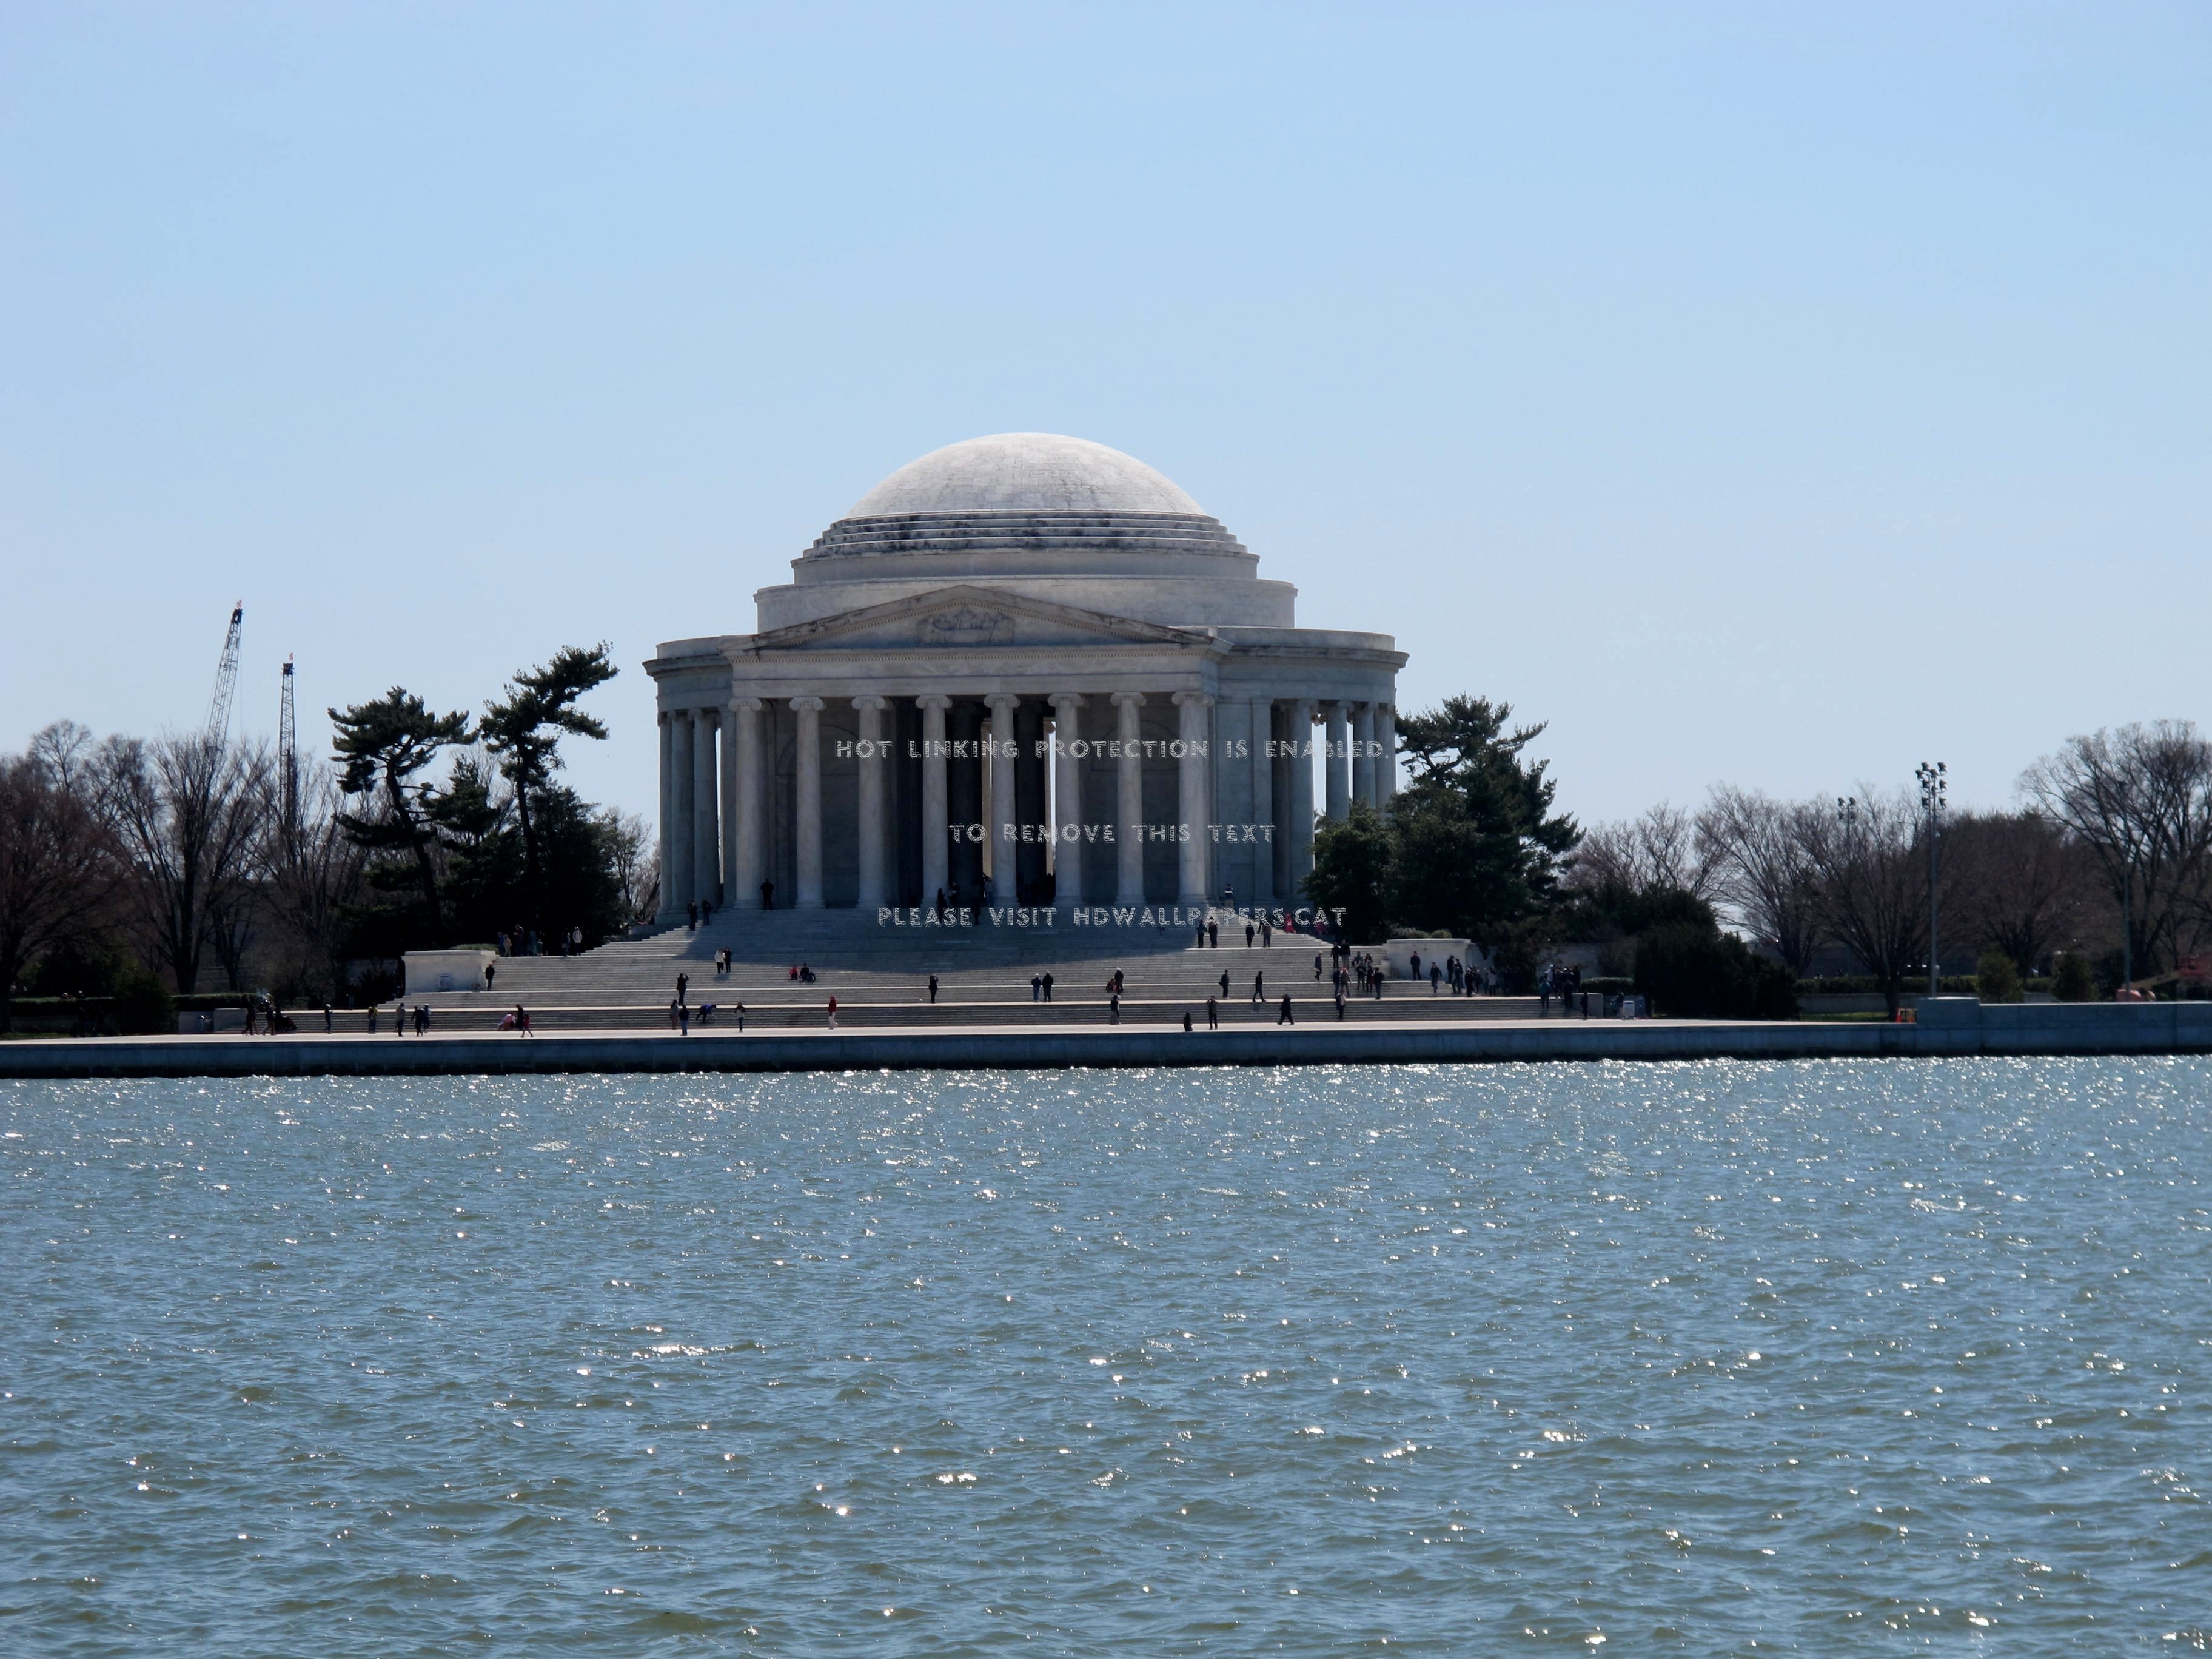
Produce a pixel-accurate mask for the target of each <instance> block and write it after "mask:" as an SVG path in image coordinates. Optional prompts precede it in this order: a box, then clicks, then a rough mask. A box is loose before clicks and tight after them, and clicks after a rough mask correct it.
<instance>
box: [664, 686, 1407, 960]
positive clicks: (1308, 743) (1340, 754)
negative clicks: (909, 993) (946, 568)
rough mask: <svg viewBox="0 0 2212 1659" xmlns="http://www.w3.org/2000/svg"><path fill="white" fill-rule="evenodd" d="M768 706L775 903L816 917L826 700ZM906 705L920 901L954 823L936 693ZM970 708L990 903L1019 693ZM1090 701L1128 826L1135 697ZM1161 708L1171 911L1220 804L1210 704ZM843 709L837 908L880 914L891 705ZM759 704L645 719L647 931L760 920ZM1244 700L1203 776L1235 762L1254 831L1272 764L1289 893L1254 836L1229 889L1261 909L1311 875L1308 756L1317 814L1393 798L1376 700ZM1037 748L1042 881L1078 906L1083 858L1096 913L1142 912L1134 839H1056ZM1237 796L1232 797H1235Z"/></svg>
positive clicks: (938, 872) (1141, 845)
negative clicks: (686, 920) (688, 917)
mask: <svg viewBox="0 0 2212 1659" xmlns="http://www.w3.org/2000/svg"><path fill="white" fill-rule="evenodd" d="M1094 695H1095V694H1094ZM1152 695H1153V696H1158V694H1152ZM1091 700H1092V699H1091V697H1088V696H1085V695H1084V694H1082V693H1078V692H1073V691H1059V692H1054V693H1051V694H1049V695H1048V696H1047V697H1046V699H1045V701H1046V702H1048V703H1049V705H1050V707H1051V708H1052V710H1053V717H1054V726H1055V732H1056V734H1060V733H1065V734H1073V733H1075V732H1079V730H1080V729H1081V726H1080V720H1081V711H1082V710H1083V709H1084V708H1085V706H1086V705H1087V704H1089V703H1090V702H1091ZM780 701H781V702H784V704H785V706H786V707H787V708H788V709H789V711H790V714H791V716H792V725H791V731H792V733H793V737H794V738H795V740H796V742H795V747H796V760H795V766H794V769H793V778H792V783H793V791H792V799H791V808H792V820H793V823H792V828H793V840H792V849H793V854H794V856H793V866H792V873H793V885H794V887H795V891H794V892H793V893H792V894H791V895H790V896H789V897H788V899H787V900H781V902H783V903H787V904H789V905H790V906H791V907H793V908H798V909H801V910H816V909H820V908H823V877H822V866H823V856H822V854H823V822H822V714H823V709H824V708H825V707H826V704H825V702H824V700H823V698H822V697H820V696H812V695H803V696H793V697H789V698H786V699H781V700H780ZM913 701H914V703H915V707H916V708H917V709H918V710H919V714H920V724H921V743H920V745H919V748H920V755H919V759H920V763H921V832H922V833H921V890H922V894H923V896H924V900H925V902H927V901H929V900H930V899H931V898H933V896H934V895H936V894H937V893H939V892H940V891H943V890H946V889H947V888H948V886H949V885H950V882H949V874H950V865H951V840H952V836H953V833H954V829H955V826H954V825H953V824H952V823H951V790H950V787H949V780H948V776H947V762H948V760H949V759H950V758H951V756H952V752H953V749H952V745H951V744H950V743H948V742H947V740H946V714H947V713H948V711H949V710H950V709H951V708H952V706H953V699H952V698H951V696H946V695H945V694H943V693H939V692H932V693H927V694H924V695H922V696H917V697H915V699H914V700H913ZM981 701H982V702H983V704H984V705H985V707H986V708H987V709H988V710H989V711H990V720H991V728H992V732H991V740H990V742H989V743H988V744H986V745H984V758H985V760H986V761H987V764H988V768H989V794H988V800H989V806H988V809H987V829H986V833H987V835H988V836H989V838H990V841H991V843H992V844H993V846H994V847H995V848H1001V849H1004V851H1003V853H1002V854H1001V856H1000V858H999V859H997V860H994V867H995V868H996V869H997V870H998V871H1000V872H1001V873H1000V878H999V882H998V887H999V891H1000V896H1001V897H1002V898H1003V899H1005V900H1006V902H1012V898H1013V892H1012V886H1013V884H1012V880H1011V878H1010V872H1011V871H1012V864H1013V848H1015V847H1016V845H1017V838H1018V836H1019V835H1020V833H1021V827H1020V825H1019V823H1018V810H1017V803H1016V793H1015V785H1014V766H1015V760H1016V756H1017V754H1018V745H1017V744H1016V742H1015V740H1014V729H1015V714H1016V709H1017V708H1018V705H1019V703H1020V702H1021V698H1020V697H1019V696H1018V695H1017V694H1015V693H1012V692H990V693H987V694H985V695H984V696H983V697H982V698H981ZM1103 701H1104V702H1107V703H1108V704H1109V705H1110V706H1111V707H1112V708H1113V709H1114V720H1113V730H1114V737H1113V738H1112V739H1110V744H1111V746H1110V748H1109V749H1108V750H1106V751H1105V752H1106V753H1107V755H1108V757H1109V758H1110V759H1111V761H1112V763H1113V765H1114V768H1115V791H1114V793H1115V824H1116V826H1117V827H1118V826H1130V825H1139V824H1141V823H1143V822H1144V820H1145V811H1144V755H1145V743H1144V740H1143V737H1142V710H1143V708H1144V707H1145V705H1146V701H1147V696H1146V694H1145V693H1142V692H1136V691H1116V692H1111V693H1109V694H1107V695H1106V696H1105V697H1104V699H1103ZM1167 701H1169V702H1172V703H1173V704H1174V706H1175V708H1176V711H1177V720H1176V734H1177V735H1176V739H1175V741H1174V742H1173V744H1171V745H1170V747H1169V749H1168V751H1167V752H1168V754H1169V755H1170V757H1171V758H1172V759H1173V761H1174V763H1175V765H1176V810H1177V814H1178V817H1180V819H1181V821H1182V826H1183V827H1184V828H1183V834H1182V838H1181V839H1180V840H1179V841H1178V842H1176V849H1177V859H1176V887H1177V893H1176V902H1177V903H1179V904H1183V905H1203V904H1205V903H1206V902H1208V899H1209V896H1210V895H1209V892H1208V870H1209V854H1210V851H1211V849H1212V847H1213V845H1214V844H1215V841H1216V837H1215V836H1212V835H1210V834H1209V833H1208V826H1209V825H1210V824H1211V823H1212V821H1213V820H1214V819H1215V817H1217V811H1218V807H1217V803H1218V801H1219V800H1220V799H1222V798H1223V794H1222V791H1221V789H1220V787H1219V778H1218V775H1217V771H1216V763H1217V760H1216V757H1215V756H1214V753H1213V750H1214V748H1215V744H1214V742H1213V739H1212V732H1213V727H1214V720H1215V699H1214V698H1213V697H1212V696H1208V695H1206V693H1203V692H1200V691H1177V692H1174V693H1172V694H1170V696H1169V697H1168V699H1167ZM850 703H851V707H852V708H853V709H854V715H855V725H856V726H857V730H858V734H859V735H858V741H857V744H855V752H856V753H857V754H859V755H862V756H866V757H871V758H870V759H867V760H864V761H863V762H862V763H861V764H860V769H859V780H858V796H857V803H856V805H857V815H858V822H857V823H856V825H855V826H854V827H855V829H856V831H857V842H858V851H859V863H860V869H859V882H858V888H857V892H856V895H855V902H856V904H857V905H858V907H859V908H863V909H872V908H876V907H878V906H881V905H885V904H890V903H893V902H896V900H897V897H898V894H897V887H898V882H897V879H896V859H897V850H896V844H895V843H896V836H894V834H893V826H892V814H891V811H890V802H889V796H888V793H887V782H888V778H887V768H886V766H885V764H884V763H883V762H884V760H887V759H888V757H890V753H891V750H892V747H893V744H892V742H891V733H890V732H887V731H886V729H885V728H886V724H887V722H886V720H885V716H886V714H890V713H891V712H892V700H891V699H890V698H889V697H887V696H879V695H875V694H864V695H862V696H855V697H853V698H851V699H850ZM768 706H769V703H768V700H764V699H763V698H760V697H757V696H732V697H731V698H729V699H728V701H727V702H726V703H725V704H724V705H722V706H720V707H719V708H717V707H705V708H673V709H669V710H666V711H664V713H663V714H662V716H661V726H660V826H661V841H660V867H661V870H662V872H663V878H662V884H661V886H662V896H661V905H660V912H661V915H662V916H663V918H664V919H667V918H680V917H681V916H682V915H684V910H685V907H686V906H688V905H690V904H694V903H698V902H709V903H713V904H714V905H716V906H718V907H720V908H731V909H740V910H755V909H758V908H761V904H762V900H763V894H762V887H763V882H764V880H766V879H767V878H768V872H769V853H768V840H769V822H768V818H769V814H768V810H767V801H766V795H767V790H768V778H767V775H766V769H765V767H764V765H763V760H764V757H763V752H762V724H761V722H762V715H763V712H764V711H765V710H766V709H767V708H768ZM1249 706H1250V711H1251V713H1250V725H1249V731H1250V732H1251V734H1252V736H1251V740H1250V741H1249V744H1247V745H1246V746H1245V749H1244V750H1243V753H1241V754H1238V755H1237V756H1235V757H1233V758H1231V759H1223V760H1221V761H1220V762H1219V764H1220V765H1222V766H1224V767H1226V766H1229V765H1241V764H1248V763H1249V765H1250V766H1251V768H1252V772H1251V776H1250V786H1249V801H1250V802H1251V804H1252V810H1251V817H1253V818H1254V819H1255V820H1257V821H1261V822H1263V823H1269V824H1272V823H1273V817H1274V811H1275V808H1274V802H1275V799H1276V793H1277V771H1276V769H1277V767H1278V766H1282V767H1283V768H1284V769H1285V779H1284V781H1285V783H1286V785H1287V791H1286V799H1285V813H1284V816H1285V818H1286V819H1287V822H1286V823H1284V824H1283V825H1282V829H1283V833H1284V836H1285V843H1286V847H1287V858H1286V859H1285V875H1286V877H1287V887H1288V891H1287V892H1285V893H1282V894H1280V895H1278V894H1276V893H1275V892H1274V890H1273V889H1274V888H1275V886H1276V882H1275V872H1274V869H1273V834H1272V831H1271V832H1270V834H1269V835H1268V836H1267V838H1266V842H1265V844H1264V845H1265V850H1262V851H1257V852H1255V854H1254V870H1253V877H1252V888H1253V889H1255V890H1249V891H1247V892H1246V893H1244V894H1243V895H1240V901H1239V902H1243V903H1252V904H1261V905H1265V904H1268V903H1271V902H1276V901H1277V900H1278V898H1279V899H1281V900H1283V901H1288V900H1290V899H1292V898H1294V897H1295V896H1297V893H1298V891H1299V890H1300V888H1301V887H1302V886H1303V884H1304V880H1305V878H1306V876H1307V874H1308V873H1310V871H1311V869H1312V862H1313V853H1312V848H1313V826H1314V821H1315V801H1314V769H1313V766H1312V759H1313V757H1315V756H1316V755H1318V756H1319V757H1320V758H1321V761H1322V812H1323V813H1324V814H1325V815H1326V817H1328V819H1330V820H1335V821H1340V820H1342V819H1343V818H1345V817H1347V816H1348V815H1349V811H1350V804H1351V802H1352V801H1353V800H1364V801H1366V802H1368V803H1369V804H1370V805H1372V806H1374V807H1376V809H1377V810H1380V809H1381V808H1383V806H1385V805H1388V803H1389V799H1390V798H1391V797H1392V796H1393V795H1394V794H1395V793H1396V787H1397V775H1398V771H1397V765H1396V762H1395V754H1396V749H1397V734H1396V714H1395V709H1393V708H1392V707H1391V706H1390V705H1389V704H1388V703H1384V702H1349V701H1345V700H1328V699H1319V698H1310V697H1308V698H1291V699H1277V698H1272V697H1255V698H1252V699H1250V702H1249ZM1278 707H1281V708H1283V709H1284V711H1285V724H1286V732H1287V738H1288V742H1287V744H1285V743H1283V742H1279V741H1278V740H1276V739H1275V738H1274V737H1273V721H1274V712H1275V710H1276V708H1278ZM1316 725H1319V726H1322V728H1323V732H1324V740H1323V741H1322V742H1321V743H1319V744H1316V743H1315V742H1314V741H1313V736H1312V733H1313V730H1314V727H1315V726H1316ZM1105 741H1109V740H1103V739H1092V740H1091V743H1090V744H1089V745H1087V747H1088V750H1089V751H1090V752H1091V753H1097V752H1098V750H1099V745H1100V744H1101V743H1102V742H1105ZM1054 744H1055V753H1056V754H1057V755H1058V756H1059V763H1057V764H1055V765H1054V768H1053V769H1052V783H1051V789H1052V818H1053V821H1054V823H1055V824H1056V825H1058V826H1060V831H1059V834H1058V836H1057V838H1056V839H1055V840H1054V842H1053V848H1054V869H1055V872H1056V877H1057V878H1056V880H1055V882H1054V887H1055V889H1056V890H1057V892H1058V893H1059V894H1060V896H1061V902H1079V896H1080V895H1082V894H1083V893H1084V891H1085V885H1086V884H1085V871H1084V866H1085V860H1086V858H1103V859H1110V860H1112V864H1113V870H1114V881H1113V892H1114V901H1113V902H1115V904H1116V905H1141V904H1143V903H1144V902H1146V900H1145V894H1144V877H1145V842H1144V839H1143V837H1142V836H1139V835H1137V834H1131V833H1121V834H1116V835H1115V836H1112V837H1111V838H1110V840H1109V839H1105V838H1100V839H1096V840H1093V839H1089V838H1087V837H1085V836H1084V835H1083V834H1082V833H1080V831H1078V833H1076V834H1074V835H1073V836H1071V835H1070V834H1069V833H1068V829H1067V827H1068V826H1080V825H1082V824H1083V823H1084V821H1085V809H1084V804H1083V782H1082V771H1081V769H1080V767H1079V765H1078V764H1077V763H1075V762H1074V761H1073V760H1072V759H1071V758H1069V757H1068V754H1067V750H1066V744H1065V741H1064V739H1063V738H1061V737H1060V736H1059V735H1055V737H1054ZM1155 747H1156V748H1157V747H1158V744H1155ZM1237 793H1238V795H1239V797H1240V798H1243V787H1242V786H1241V785H1240V787H1239V788H1238V791H1237Z"/></svg>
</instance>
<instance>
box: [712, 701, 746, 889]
mask: <svg viewBox="0 0 2212 1659" xmlns="http://www.w3.org/2000/svg"><path fill="white" fill-rule="evenodd" d="M716 723H717V724H718V725H720V726H721V728H722V791H721V798H722V810H721V812H720V819H721V826H722V896H721V897H720V899H719V900H718V901H716V904H717V908H720V909H724V910H726V909H728V908H730V907H731V905H732V904H733V903H734V902H737V901H738V899H740V898H741V897H742V896H743V895H742V893H741V891H740V890H739V889H738V732H737V725H736V722H735V721H734V720H732V718H731V715H730V714H729V711H728V710H727V709H724V710H722V711H721V714H720V719H719V720H718V721H717V722H716Z"/></svg>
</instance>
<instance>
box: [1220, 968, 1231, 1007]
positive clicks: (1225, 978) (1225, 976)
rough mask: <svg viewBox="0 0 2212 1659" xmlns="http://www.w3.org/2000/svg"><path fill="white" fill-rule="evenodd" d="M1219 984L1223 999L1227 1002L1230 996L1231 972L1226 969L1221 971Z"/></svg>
mask: <svg viewBox="0 0 2212 1659" xmlns="http://www.w3.org/2000/svg"><path fill="white" fill-rule="evenodd" d="M1219 984H1220V986H1221V994H1222V996H1223V998H1224V999H1225V1000H1226V998H1227V997H1228V995H1229V970H1228V969H1226V968H1224V969H1222V970H1221V978H1220V981H1219Z"/></svg>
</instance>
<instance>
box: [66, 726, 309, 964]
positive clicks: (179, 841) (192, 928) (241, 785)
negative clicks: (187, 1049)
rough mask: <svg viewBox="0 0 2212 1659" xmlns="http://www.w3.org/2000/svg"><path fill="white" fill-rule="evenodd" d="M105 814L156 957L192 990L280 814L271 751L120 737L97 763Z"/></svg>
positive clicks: (200, 736)
mask: <svg viewBox="0 0 2212 1659" xmlns="http://www.w3.org/2000/svg"><path fill="white" fill-rule="evenodd" d="M95 766H96V770H97V773H98V776H99V781H100V803H101V808H102V812H103V816H104V817H106V820H107V822H108V823H110V824H111V825H112V828H113V830H114V832H115V835H116V837H117V839H118V841H119V842H121V844H122V849H123V855H124V857H125V860H127V862H128V864H129V866H130V868H131V879H130V881H129V884H128V887H129V890H130V892H131V897H132V899H133V902H135V904H136V906H137V910H138V914H139V917H140V919H141V921H142V922H143V925H144V927H145V932H146V938H147V939H148V942H149V944H150V945H151V946H152V951H153V954H154V956H155V958H156V959H158V960H159V961H160V962H161V963H163V964H164V965H165V966H166V967H167V969H169V972H170V975H171V976H172V977H173V979H174V980H175V981H176V986H177V989H178V990H179V991H180V992H184V993H187V994H189V993H191V991H193V990H194V989H196V988H197V986H198V983H199V975H200V966H201V963H202V960H203V958H204V956H205V953H206V952H207V951H208V949H209V947H210V944H211V943H212V940H213V934H214V931H215V928H216V921H217V914H218V911H219V910H220V909H221V908H222V907H223V906H225V905H228V904H234V903H236V902H238V891H239V889H240V886H241V885H242V884H244V883H246V881H247V880H248V879H249V878H251V877H252V874H253V873H254V861H255V856H256V854H257V851H258V843H259V839H260V835H261V831H262V828H263V825H264V823H265V822H266V821H267V820H268V819H269V818H270V816H272V814H271V811H270V764H269V757H267V755H266V754H264V753H263V752H261V751H259V750H251V749H245V748H240V747H237V746H234V745H232V744H225V743H222V742H221V741H220V740H218V739H216V738H211V737H209V736H207V735H206V734H204V733H197V732H196V733H193V734H191V735H189V736H181V737H166V738H157V739H155V741H154V742H151V743H148V742H146V741H145V740H144V739H143V738H109V739H107V741H106V743H105V744H102V745H101V746H100V752H99V756H98V757H97V761H96V763H95Z"/></svg>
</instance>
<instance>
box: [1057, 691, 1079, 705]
mask: <svg viewBox="0 0 2212 1659" xmlns="http://www.w3.org/2000/svg"><path fill="white" fill-rule="evenodd" d="M1051 701H1052V706H1053V707H1054V708H1082V707H1083V706H1084V699H1083V693H1081V692H1080V691H1055V692H1054V693H1053V694H1052V699H1051Z"/></svg>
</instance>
